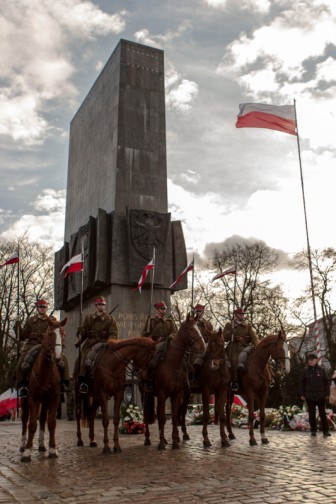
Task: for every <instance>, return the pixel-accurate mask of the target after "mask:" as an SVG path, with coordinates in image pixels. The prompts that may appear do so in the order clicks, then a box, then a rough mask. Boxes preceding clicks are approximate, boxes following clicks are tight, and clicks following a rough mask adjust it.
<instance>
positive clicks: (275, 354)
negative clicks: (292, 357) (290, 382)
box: [271, 329, 290, 373]
mask: <svg viewBox="0 0 336 504" xmlns="http://www.w3.org/2000/svg"><path fill="white" fill-rule="evenodd" d="M271 357H272V359H274V360H275V364H276V371H280V373H289V371H290V363H289V356H288V345H287V340H286V334H285V332H284V331H283V330H282V329H281V331H279V332H278V334H277V335H275V337H274V344H273V345H272V346H271Z"/></svg>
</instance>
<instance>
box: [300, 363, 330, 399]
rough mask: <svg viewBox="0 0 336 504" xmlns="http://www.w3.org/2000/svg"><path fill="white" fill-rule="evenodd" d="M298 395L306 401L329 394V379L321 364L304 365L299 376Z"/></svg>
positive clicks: (323, 397) (322, 397)
mask: <svg viewBox="0 0 336 504" xmlns="http://www.w3.org/2000/svg"><path fill="white" fill-rule="evenodd" d="M300 396H303V397H304V398H305V399H306V400H307V401H321V400H322V399H325V398H326V397H328V396H329V380H328V377H327V373H326V372H325V370H324V368H323V367H322V366H319V365H318V364H316V366H306V367H305V368H304V370H303V373H302V376H301V384H300Z"/></svg>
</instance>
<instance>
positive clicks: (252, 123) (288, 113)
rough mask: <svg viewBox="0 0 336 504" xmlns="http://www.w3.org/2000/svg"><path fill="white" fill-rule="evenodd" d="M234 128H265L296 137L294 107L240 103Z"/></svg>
mask: <svg viewBox="0 0 336 504" xmlns="http://www.w3.org/2000/svg"><path fill="white" fill-rule="evenodd" d="M237 117H238V119H237V122H236V128H266V129H272V130H277V131H283V132H284V133H289V134H290V135H297V132H296V120H295V109H294V105H279V106H276V105H267V104H265V103H241V104H240V105H239V114H238V116H237Z"/></svg>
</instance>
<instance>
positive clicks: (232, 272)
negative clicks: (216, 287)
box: [211, 266, 236, 282]
mask: <svg viewBox="0 0 336 504" xmlns="http://www.w3.org/2000/svg"><path fill="white" fill-rule="evenodd" d="M235 274H236V266H232V267H231V268H228V269H227V270H225V271H223V273H218V275H215V276H214V277H213V278H212V280H211V282H214V281H215V280H218V278H222V277H223V276H225V275H235Z"/></svg>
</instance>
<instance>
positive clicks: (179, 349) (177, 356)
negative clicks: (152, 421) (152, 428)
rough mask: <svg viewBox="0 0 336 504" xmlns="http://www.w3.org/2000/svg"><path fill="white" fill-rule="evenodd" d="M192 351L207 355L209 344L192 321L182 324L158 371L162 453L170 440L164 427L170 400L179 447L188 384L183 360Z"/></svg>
mask: <svg viewBox="0 0 336 504" xmlns="http://www.w3.org/2000/svg"><path fill="white" fill-rule="evenodd" d="M188 350H193V351H197V352H201V353H203V352H204V351H205V343H204V340H203V337H202V335H201V333H200V331H199V329H198V327H197V325H196V323H195V321H194V320H193V319H191V318H190V317H188V319H187V320H186V321H185V322H183V323H182V324H181V327H180V329H179V330H178V332H177V334H176V335H175V336H174V337H173V339H172V340H171V341H170V342H169V344H168V345H167V351H166V353H165V354H164V356H162V359H161V360H160V362H159V364H158V366H157V367H156V369H155V372H154V395H155V396H156V397H157V417H158V424H159V435H160V441H159V445H158V449H159V450H164V449H165V447H166V440H165V437H164V428H165V424H166V400H167V399H168V397H169V398H170V403H171V416H172V425H173V427H172V448H179V434H178V420H179V408H180V406H181V403H182V399H183V389H184V383H185V381H186V372H185V370H184V369H183V358H184V355H185V353H186V352H187V351H188ZM148 404H150V403H147V404H146V403H145V404H144V409H145V424H146V432H145V445H149V444H150V439H149V437H150V434H149V429H148V423H149V420H148V419H149V418H150V417H151V414H150V412H148V411H146V408H147V407H148V406H147V405H148Z"/></svg>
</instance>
